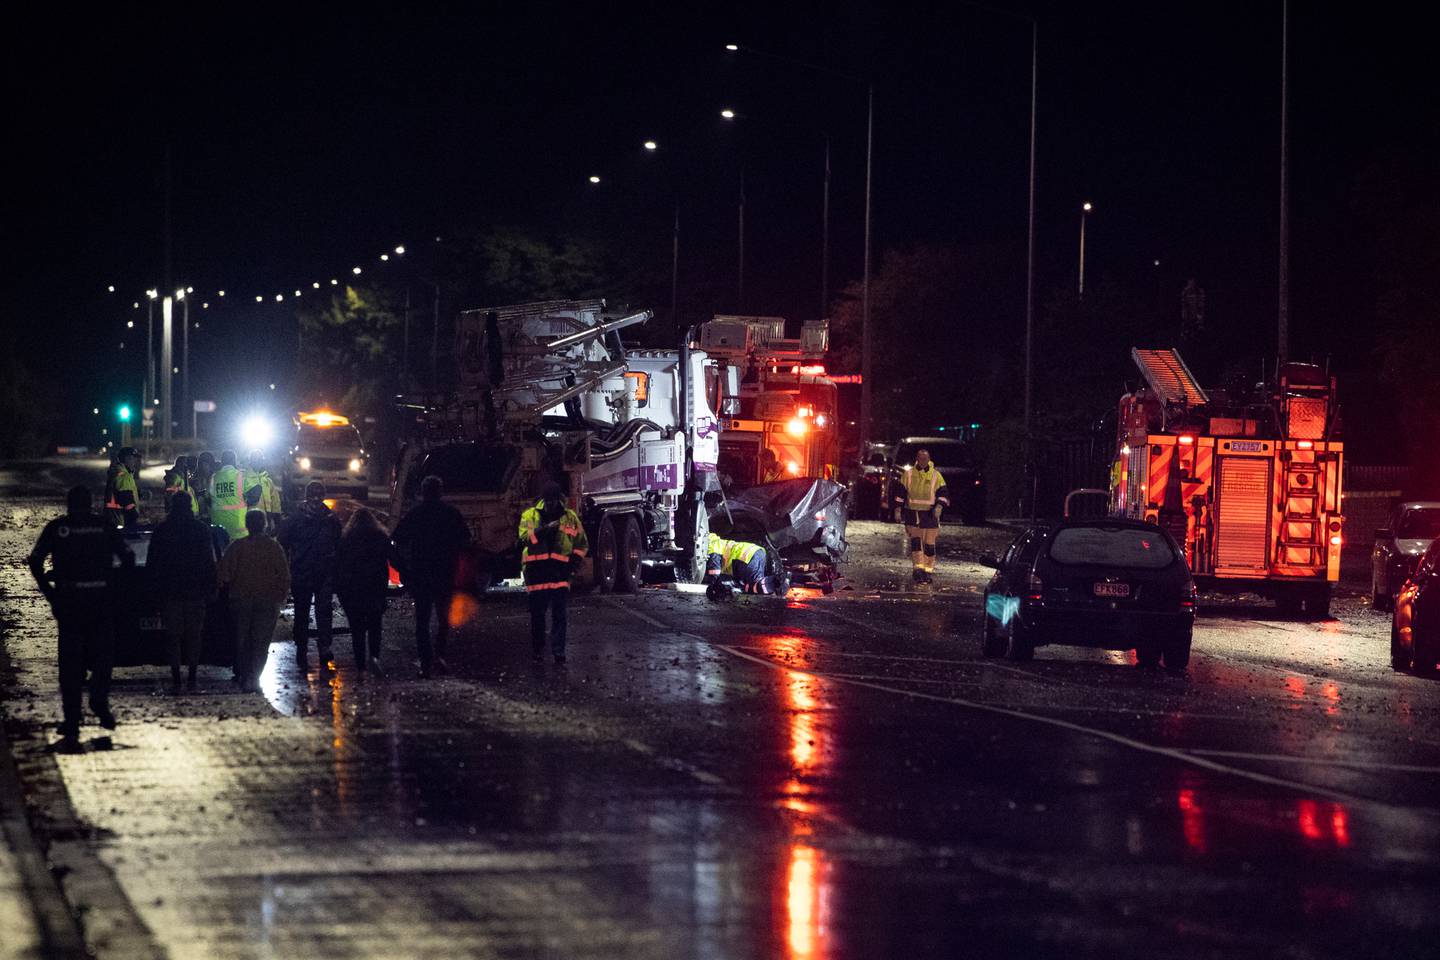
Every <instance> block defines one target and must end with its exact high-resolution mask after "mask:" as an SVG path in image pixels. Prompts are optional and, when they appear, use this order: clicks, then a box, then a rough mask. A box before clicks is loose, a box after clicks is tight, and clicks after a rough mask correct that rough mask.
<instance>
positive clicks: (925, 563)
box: [891, 450, 950, 583]
mask: <svg viewBox="0 0 1440 960" xmlns="http://www.w3.org/2000/svg"><path fill="white" fill-rule="evenodd" d="M891 496H892V497H893V498H894V500H895V501H897V502H898V503H899V504H900V512H901V520H902V521H903V522H904V524H905V535H906V536H907V537H909V538H910V566H911V571H910V575H911V578H912V579H913V580H914V581H915V582H916V583H930V582H931V581H933V580H934V579H935V543H936V540H938V539H939V536H940V515H941V513H942V512H943V511H944V509H945V508H946V507H948V506H950V492H949V491H948V490H947V489H946V488H945V478H944V477H942V476H941V475H940V471H939V470H938V469H936V467H935V465H934V464H933V463H931V462H930V451H928V450H917V451H916V452H915V464H914V466H912V467H907V468H906V469H905V470H904V472H903V474H902V475H901V477H900V479H899V480H896V481H895V482H894V484H893V486H892V490H891Z"/></svg>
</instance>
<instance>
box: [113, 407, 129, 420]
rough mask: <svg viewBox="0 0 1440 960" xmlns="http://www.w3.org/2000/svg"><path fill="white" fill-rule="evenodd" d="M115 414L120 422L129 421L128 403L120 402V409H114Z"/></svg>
mask: <svg viewBox="0 0 1440 960" xmlns="http://www.w3.org/2000/svg"><path fill="white" fill-rule="evenodd" d="M115 415H116V416H118V417H119V418H120V422H121V423H129V422H130V404H128V403H122V404H120V409H119V410H116V411H115Z"/></svg>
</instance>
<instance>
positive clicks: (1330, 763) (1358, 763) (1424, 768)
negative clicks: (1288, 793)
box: [1190, 749, 1440, 774]
mask: <svg viewBox="0 0 1440 960" xmlns="http://www.w3.org/2000/svg"><path fill="white" fill-rule="evenodd" d="M1190 752H1191V753H1198V754H1202V755H1204V756H1207V757H1230V758H1231V759H1233V760H1262V761H1266V762H1273V763H1313V764H1316V765H1318V766H1322V767H1354V768H1355V769H1357V770H1393V771H1396V772H1397V773H1433V774H1440V766H1429V765H1426V764H1418V763H1376V762H1374V761H1371V760H1330V759H1321V758H1317V757H1296V756H1292V755H1290V754H1284V753H1246V752H1245V751H1243V750H1199V749H1192V750H1191V751H1190Z"/></svg>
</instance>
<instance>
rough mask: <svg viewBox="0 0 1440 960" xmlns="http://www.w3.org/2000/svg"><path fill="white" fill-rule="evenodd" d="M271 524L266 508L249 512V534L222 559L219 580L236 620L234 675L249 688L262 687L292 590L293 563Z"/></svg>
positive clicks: (247, 527)
mask: <svg viewBox="0 0 1440 960" xmlns="http://www.w3.org/2000/svg"><path fill="white" fill-rule="evenodd" d="M267 523H268V519H267V518H266V516H265V513H264V511H261V510H251V511H250V512H249V513H247V514H245V527H246V531H245V532H246V536H244V537H242V538H241V539H239V540H236V541H235V542H234V543H232V544H230V546H229V547H228V548H226V550H225V556H223V557H221V558H220V582H221V583H223V584H224V585H225V589H226V591H227V592H228V593H229V596H230V613H231V616H232V618H233V619H234V621H235V679H236V682H237V683H239V685H240V689H241V690H243V691H245V692H246V693H255V692H256V691H257V690H259V689H260V675H261V674H262V673H264V672H265V663H266V661H267V660H268V659H269V657H270V640H271V638H273V637H274V635H275V623H276V621H277V620H278V619H279V618H280V605H281V604H283V603H284V602H285V597H286V595H288V594H289V593H290V564H289V561H287V560H286V558H285V550H284V549H283V548H282V547H281V546H280V544H278V543H276V542H275V540H274V538H272V537H271V536H270V535H269V534H267V533H266V532H265V527H266V524H267Z"/></svg>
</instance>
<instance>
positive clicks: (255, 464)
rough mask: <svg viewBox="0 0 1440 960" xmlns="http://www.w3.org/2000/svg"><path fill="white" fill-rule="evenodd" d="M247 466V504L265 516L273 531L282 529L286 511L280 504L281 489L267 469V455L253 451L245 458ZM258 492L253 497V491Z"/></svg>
mask: <svg viewBox="0 0 1440 960" xmlns="http://www.w3.org/2000/svg"><path fill="white" fill-rule="evenodd" d="M245 465H246V467H247V468H248V472H247V473H246V475H245V476H246V484H247V485H248V489H247V490H246V491H245V494H246V496H245V502H246V504H247V505H249V506H250V507H251V508H252V509H254V510H259V511H260V512H262V513H264V514H265V517H266V519H267V520H269V522H270V529H271V530H278V529H279V528H280V515H281V513H283V512H284V511H283V510H282V508H281V504H280V488H279V487H278V486H276V485H275V478H274V477H272V476H270V471H269V470H267V469H266V468H265V454H264V453H262V452H260V451H259V450H251V451H250V455H249V456H247V457H246V458H245ZM256 490H258V491H259V492H258V493H257V494H254V495H253V496H252V491H256Z"/></svg>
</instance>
